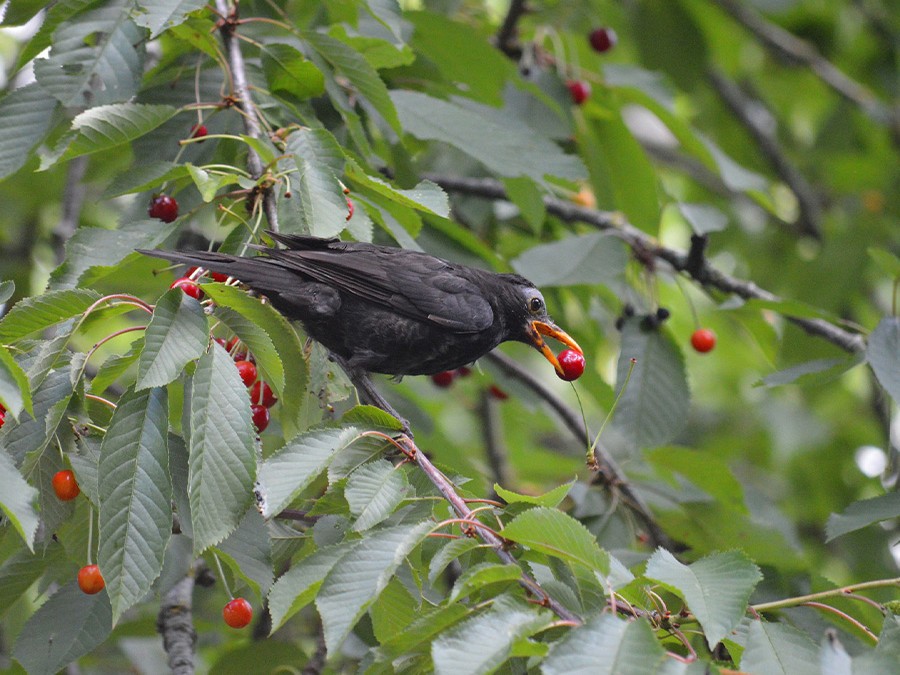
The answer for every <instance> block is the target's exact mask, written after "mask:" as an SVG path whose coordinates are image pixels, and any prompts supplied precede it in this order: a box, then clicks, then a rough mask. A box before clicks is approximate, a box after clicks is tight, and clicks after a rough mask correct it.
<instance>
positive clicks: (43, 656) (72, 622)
mask: <svg viewBox="0 0 900 675" xmlns="http://www.w3.org/2000/svg"><path fill="white" fill-rule="evenodd" d="M111 632H112V612H111V610H110V606H109V597H108V596H107V595H106V593H105V592H100V593H97V594H96V595H87V594H86V593H82V592H81V589H80V588H78V584H76V583H75V581H71V582H70V583H68V584H66V585H65V586H62V587H61V588H60V589H58V590H57V591H56V592H55V593H54V594H53V595H52V596H50V598H48V600H47V602H45V603H44V604H43V605H41V607H40V609H38V610H37V611H36V612H35V613H34V614H32V615H31V618H30V619H28V621H27V622H26V623H25V625H24V626H23V627H22V632H20V633H19V637H18V639H17V640H16V644H15V646H14V647H13V652H12V654H13V656H14V657H15V659H16V660H17V661H18V662H19V663H21V664H22V666H24V667H25V669H26V671H27V672H29V673H31V674H32V675H38V674H47V675H52V673H56V672H57V671H59V670H60V669H62V668H64V667H65V666H66V665H68V664H69V663H72V662H73V661H75V660H76V659H78V658H79V657H81V656H84V655H85V654H87V653H89V652H91V651H93V650H94V648H96V647H98V646H99V645H101V644H102V643H103V642H104V641H106V639H107V638H108V637H109V634H110V633H111Z"/></svg>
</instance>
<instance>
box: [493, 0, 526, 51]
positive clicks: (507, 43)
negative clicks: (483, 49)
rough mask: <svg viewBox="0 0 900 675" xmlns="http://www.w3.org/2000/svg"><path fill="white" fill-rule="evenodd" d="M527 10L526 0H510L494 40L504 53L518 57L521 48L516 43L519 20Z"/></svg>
mask: <svg viewBox="0 0 900 675" xmlns="http://www.w3.org/2000/svg"><path fill="white" fill-rule="evenodd" d="M527 12H528V4H527V0H511V2H510V3H509V9H508V10H507V11H506V16H505V17H504V18H503V23H502V24H500V28H499V29H498V30H497V35H496V36H495V37H494V42H495V44H496V45H497V48H498V49H500V51H502V52H503V53H504V54H507V55H508V56H512V57H514V58H518V56H519V54H520V53H521V51H522V49H521V47H519V44H518V37H519V20H520V19H521V18H522V17H523V16H524V15H525V14H526V13H527Z"/></svg>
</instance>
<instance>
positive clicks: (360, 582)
mask: <svg viewBox="0 0 900 675" xmlns="http://www.w3.org/2000/svg"><path fill="white" fill-rule="evenodd" d="M432 527H433V524H432V523H430V522H423V523H419V524H418V525H415V526H412V527H411V526H409V525H401V526H399V527H393V528H388V529H384V530H371V531H369V532H368V533H367V535H368V536H367V537H366V538H365V539H363V540H361V541H360V542H359V543H357V544H356V545H355V546H354V547H353V548H352V549H350V550H349V551H348V552H347V553H346V554H344V556H343V557H341V559H340V560H338V561H337V562H336V563H335V565H334V567H332V568H331V571H330V572H329V573H328V575H327V576H326V577H325V581H323V582H322V587H321V589H319V594H318V595H317V596H316V607H317V608H318V609H319V614H320V615H321V617H322V627H323V630H324V635H325V644H326V645H327V647H328V651H329V653H335V651H336V650H337V648H338V647H340V645H341V643H342V642H343V641H344V638H346V637H347V635H348V634H349V633H350V630H351V629H352V628H353V626H355V625H356V622H357V621H358V620H359V619H360V617H361V616H362V615H363V614H365V612H366V610H368V608H369V606H370V605H371V604H372V603H373V602H374V601H375V599H376V598H377V597H378V595H379V594H380V593H381V591H383V590H384V588H385V586H387V584H388V582H389V581H390V579H391V577H392V576H393V574H394V572H395V571H396V569H397V568H398V567H399V566H400V564H401V563H402V562H403V560H404V559H405V558H406V556H407V555H408V554H409V553H410V552H411V551H412V550H413V549H414V548H415V547H416V546H418V545H419V543H420V542H421V541H422V540H423V539H424V538H425V537H426V536H427V535H428V533H429V532H430V531H431V528H432Z"/></svg>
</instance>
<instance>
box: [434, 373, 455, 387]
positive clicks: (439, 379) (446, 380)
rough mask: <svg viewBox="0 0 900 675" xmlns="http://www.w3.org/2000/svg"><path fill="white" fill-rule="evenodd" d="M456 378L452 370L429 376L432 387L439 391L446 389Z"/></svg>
mask: <svg viewBox="0 0 900 675" xmlns="http://www.w3.org/2000/svg"><path fill="white" fill-rule="evenodd" d="M455 377H456V373H455V372H453V371H452V370H443V371H441V372H440V373H435V374H434V375H432V376H431V381H432V382H434V386H436V387H440V388H441V389H446V388H447V387H449V386H450V385H451V384H453V380H454V378H455Z"/></svg>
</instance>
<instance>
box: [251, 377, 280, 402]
mask: <svg viewBox="0 0 900 675" xmlns="http://www.w3.org/2000/svg"><path fill="white" fill-rule="evenodd" d="M250 400H251V401H253V402H254V403H261V404H262V405H264V406H265V407H267V408H271V407H272V406H273V405H275V403H276V402H277V401H278V399H277V398H276V397H275V394H274V393H273V392H272V387H270V386H269V383H268V382H264V381H263V380H260V381H259V382H257V383H256V384H254V385H253V387H252V388H251V389H250Z"/></svg>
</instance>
